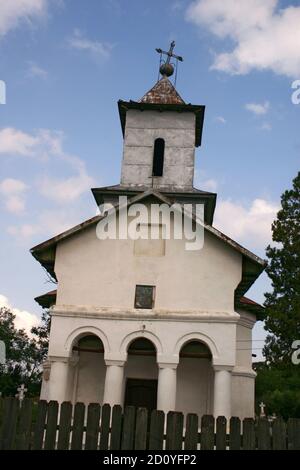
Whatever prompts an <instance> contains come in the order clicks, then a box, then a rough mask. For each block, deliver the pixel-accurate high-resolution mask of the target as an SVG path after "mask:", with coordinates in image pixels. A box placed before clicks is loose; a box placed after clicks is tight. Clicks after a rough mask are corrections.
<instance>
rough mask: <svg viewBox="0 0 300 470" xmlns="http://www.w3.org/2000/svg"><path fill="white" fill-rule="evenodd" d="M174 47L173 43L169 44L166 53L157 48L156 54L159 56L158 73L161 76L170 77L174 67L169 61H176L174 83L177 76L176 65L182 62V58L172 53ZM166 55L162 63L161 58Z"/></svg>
mask: <svg viewBox="0 0 300 470" xmlns="http://www.w3.org/2000/svg"><path fill="white" fill-rule="evenodd" d="M174 47H175V41H172V42H171V44H170V49H169V50H168V51H163V50H162V49H159V48H157V49H156V52H158V53H159V54H160V63H159V65H160V67H159V72H160V73H161V75H163V76H166V77H170V76H171V75H173V73H174V66H173V65H172V64H171V59H172V58H174V59H175V60H176V75H175V82H176V76H177V64H178V61H179V62H183V58H182V57H181V56H180V55H176V54H174V53H173V50H174ZM163 55H166V56H167V58H166V60H165V61H163V58H162V56H163Z"/></svg>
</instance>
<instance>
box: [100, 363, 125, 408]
mask: <svg viewBox="0 0 300 470" xmlns="http://www.w3.org/2000/svg"><path fill="white" fill-rule="evenodd" d="M105 362H106V376H105V386H104V396H103V404H105V403H108V404H109V405H111V406H113V405H122V392H123V379H124V362H123V361H113V360H107V361H105Z"/></svg>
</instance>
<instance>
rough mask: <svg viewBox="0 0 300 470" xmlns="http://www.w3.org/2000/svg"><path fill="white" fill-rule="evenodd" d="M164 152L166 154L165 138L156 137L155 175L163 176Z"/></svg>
mask: <svg viewBox="0 0 300 470" xmlns="http://www.w3.org/2000/svg"><path fill="white" fill-rule="evenodd" d="M164 154H165V141H164V139H160V138H159V139H155V141H154V151H153V170H152V175H153V176H162V175H163V170H164Z"/></svg>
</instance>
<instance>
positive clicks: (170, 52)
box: [156, 41, 183, 64]
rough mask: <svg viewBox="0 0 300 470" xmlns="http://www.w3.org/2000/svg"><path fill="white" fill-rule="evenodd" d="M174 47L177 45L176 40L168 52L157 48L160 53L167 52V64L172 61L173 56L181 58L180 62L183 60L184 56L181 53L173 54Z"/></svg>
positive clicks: (177, 58)
mask: <svg viewBox="0 0 300 470" xmlns="http://www.w3.org/2000/svg"><path fill="white" fill-rule="evenodd" d="M174 47H175V41H172V42H171V44H170V49H169V51H168V52H167V51H163V50H162V49H156V51H157V52H158V53H159V54H165V55H166V56H168V57H167V60H166V64H169V63H170V60H171V57H174V59H176V60H179V61H180V62H183V58H182V57H181V56H180V55H175V54H173V50H174Z"/></svg>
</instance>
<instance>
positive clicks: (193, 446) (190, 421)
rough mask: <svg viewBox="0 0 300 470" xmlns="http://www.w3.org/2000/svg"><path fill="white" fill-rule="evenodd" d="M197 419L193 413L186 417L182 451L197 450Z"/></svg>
mask: <svg viewBox="0 0 300 470" xmlns="http://www.w3.org/2000/svg"><path fill="white" fill-rule="evenodd" d="M198 426H199V418H198V415H196V414H194V413H189V414H188V415H187V417H186V429H185V439H184V450H197V444H198Z"/></svg>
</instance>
